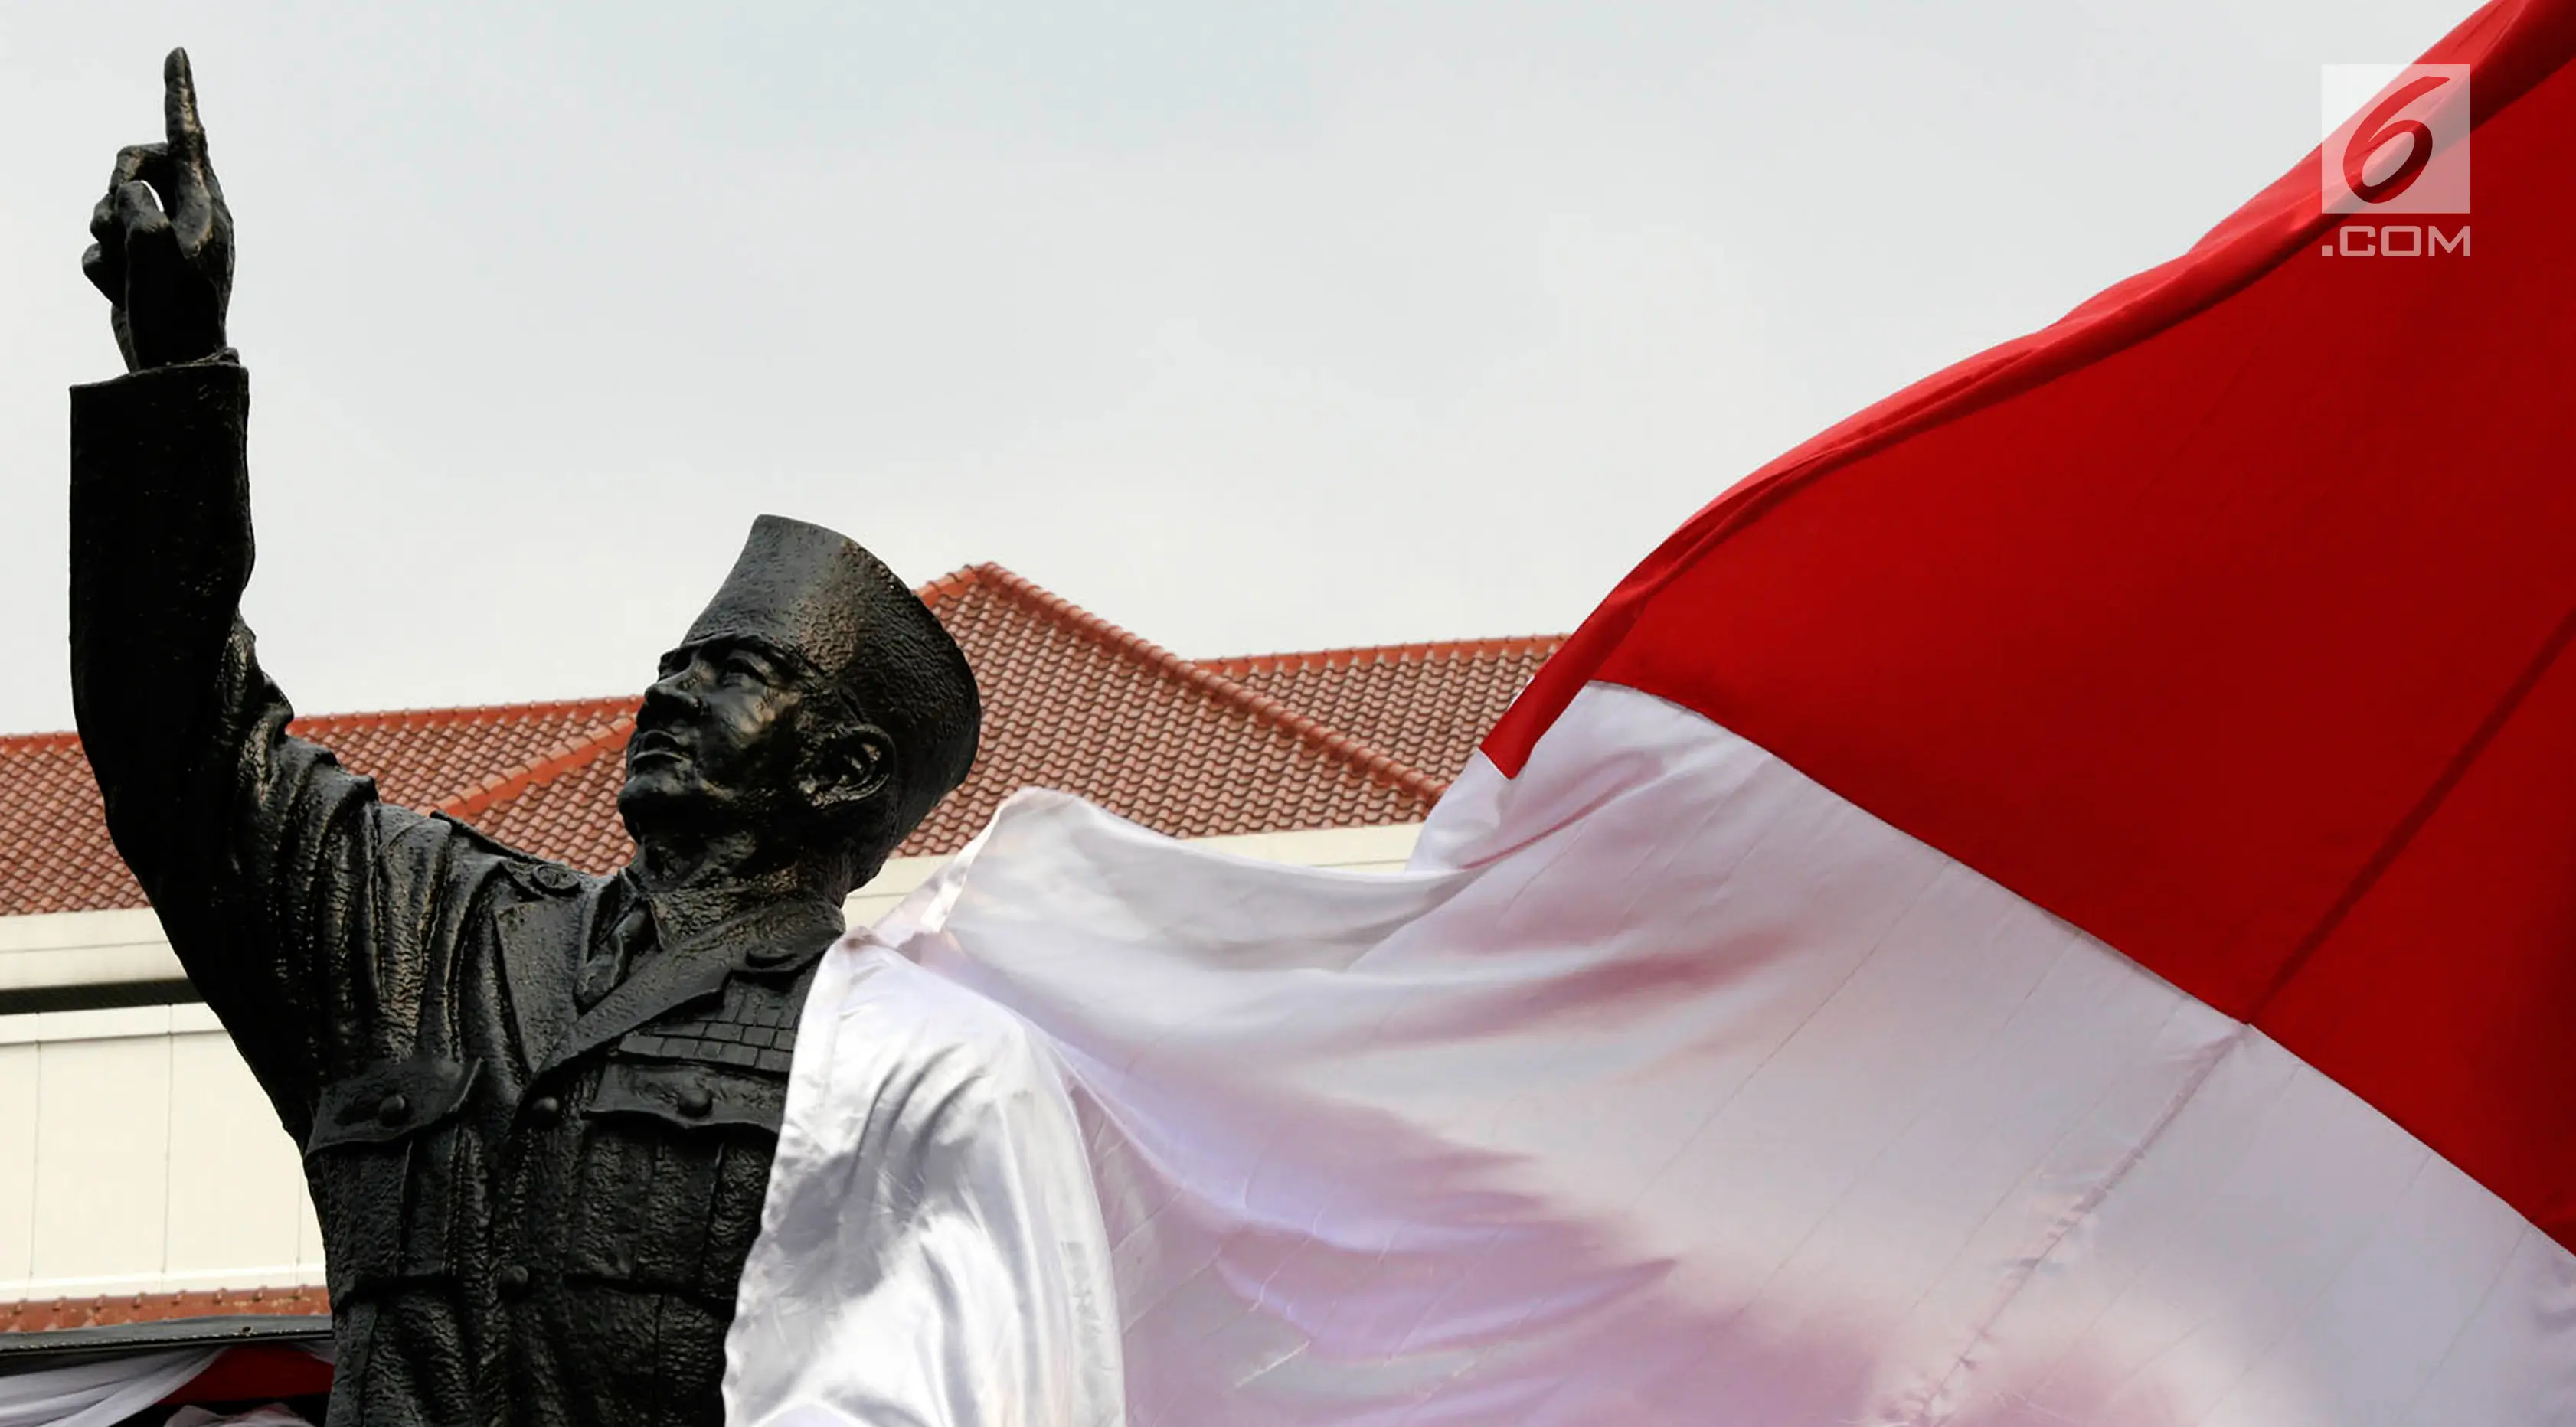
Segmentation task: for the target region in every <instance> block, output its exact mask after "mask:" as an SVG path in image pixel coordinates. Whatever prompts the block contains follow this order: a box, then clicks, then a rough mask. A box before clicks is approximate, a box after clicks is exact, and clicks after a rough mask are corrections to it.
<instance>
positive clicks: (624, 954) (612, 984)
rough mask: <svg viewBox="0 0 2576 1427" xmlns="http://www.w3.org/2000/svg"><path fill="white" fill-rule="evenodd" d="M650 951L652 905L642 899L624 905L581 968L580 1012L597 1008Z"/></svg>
mask: <svg viewBox="0 0 2576 1427" xmlns="http://www.w3.org/2000/svg"><path fill="white" fill-rule="evenodd" d="M652 947H653V904H652V903H650V902H647V901H645V900H644V899H643V898H642V897H632V898H630V899H629V900H628V901H627V904H626V910H625V911H624V912H623V913H621V914H620V915H619V916H618V918H617V920H616V921H614V922H612V923H611V924H610V925H609V928H608V933H607V935H605V936H603V937H601V938H600V939H599V940H598V941H597V942H596V943H595V944H594V945H593V946H592V947H591V949H590V955H589V956H587V957H585V958H584V959H583V961H582V966H581V1008H582V1009H583V1010H585V1011H587V1010H589V1009H590V1008H591V1007H592V1006H595V1005H597V1004H599V999H600V998H601V997H603V996H606V995H607V994H608V993H609V992H611V991H613V990H615V989H617V983H618V982H620V981H623V980H625V979H626V973H627V972H628V971H629V970H630V969H632V968H633V966H634V964H635V961H636V959H637V958H639V957H641V956H643V955H644V954H645V953H646V952H648V951H650V950H652Z"/></svg>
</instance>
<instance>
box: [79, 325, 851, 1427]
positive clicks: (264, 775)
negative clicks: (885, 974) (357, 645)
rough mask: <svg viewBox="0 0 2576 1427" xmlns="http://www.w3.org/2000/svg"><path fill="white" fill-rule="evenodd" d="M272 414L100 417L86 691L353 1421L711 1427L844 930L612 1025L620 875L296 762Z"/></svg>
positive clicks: (106, 771)
mask: <svg viewBox="0 0 2576 1427" xmlns="http://www.w3.org/2000/svg"><path fill="white" fill-rule="evenodd" d="M247 409H248V379H247V377H246V375H245V374H244V373H243V371H242V369H241V368H240V367H238V366H235V365H231V364H228V363H220V362H209V363H203V364H196V365H191V366H185V367H175V368H165V369H160V370H155V371H147V372H142V373H137V374H135V375H132V376H128V377H124V378H121V379H119V380H116V381H112V382H107V383H102V384H100V385H98V386H93V387H83V388H76V389H75V390H74V392H73V430H72V435H73V462H72V465H73V482H72V573H73V631H72V666H73V695H74V701H75V708H76V712H77V715H78V718H79V722H80V727H81V732H82V737H83V744H84V747H85V748H86V749H87V750H88V753H89V756H90V760H91V763H92V766H93V767H94V768H95V770H96V772H97V775H98V781H99V786H100V790H101V793H102V795H103V797H104V800H105V804H106V810H107V817H108V825H109V829H110V831H111V833H112V834H113V835H114V837H115V839H116V843H117V846H118V849H119V851H120V852H122V853H123V855H124V856H125V858H126V860H127V862H128V864H129V865H130V866H131V867H132V868H133V869H134V872H135V874H136V876H137V878H138V879H139V880H140V881H141V883H142V885H143V888H144V890H145V892H146V893H147V894H148V895H149V896H150V898H151V900H152V904H153V906H154V908H155V909H156V910H157V911H158V912H159V914H160V916H161V919H162V923H163V925H164V927H165V928H166V929H167V931H168V933H169V936H170V941H171V945H172V947H173V949H174V950H175V951H176V952H177V953H178V955H179V957H180V960H181V961H182V963H183V964H184V965H185V966H186V967H187V970H188V974H189V977H190V979H191V980H192V981H194V982H195V984H196V986H197V987H198V989H199V991H200V992H201V993H202V994H203V995H204V996H205V997H206V1000H207V1002H208V1004H209V1005H210V1006H211V1007H212V1008H213V1009H214V1011H215V1012H216V1014H217V1015H218V1016H220V1017H221V1018H222V1020H223V1023H224V1025H225V1028H226V1029H227V1030H228V1031H229V1032H230V1033H231V1034H232V1037H233V1040H234V1042H235V1044H236V1045H237V1046H239V1048H240V1049H241V1052H242V1054H243V1056H244V1058H245V1059H246V1060H247V1061H248V1062H249V1063H250V1066H251V1069H252V1070H253V1072H254V1073H255V1074H256V1075H257V1076H258V1079H259V1082H260V1085H261V1087H262V1088H263V1089H264V1090H265V1091H266V1092H267V1094H268V1096H269V1098H270V1100H271V1101H272V1102H273V1103H274V1104H275V1106H276V1108H277V1112H278V1118H279V1121H280V1123H281V1124H282V1125H283V1126H284V1127H285V1130H286V1132H287V1133H288V1134H290V1135H292V1136H294V1137H295V1139H296V1141H297V1142H298V1143H299V1144H300V1145H301V1146H302V1148H303V1153H304V1162H305V1169H306V1175H307V1180H308V1182H309V1184H310V1186H311V1189H312V1193H313V1198H314V1203H315V1207H316V1209H317V1212H318V1214H319V1217H320V1222H321V1226H322V1237H323V1246H324V1251H325V1255H326V1258H327V1262H328V1277H329V1286H330V1293H331V1304H332V1313H333V1317H334V1320H335V1330H336V1336H337V1340H338V1348H339V1359H338V1371H337V1374H336V1381H335V1385H334V1388H333V1394H332V1401H331V1411H330V1422H331V1423H332V1424H333V1427H350V1424H357V1423H367V1424H410V1423H436V1424H451V1423H453V1424H555V1423H567V1424H573V1423H602V1424H606V1423H617V1424H621V1427H635V1424H673V1425H674V1427H678V1424H702V1425H703V1427H714V1424H716V1423H718V1422H719V1421H721V1418H722V1407H721V1402H720V1399H719V1396H718V1389H719V1385H720V1383H721V1380H722V1374H723V1362H724V1336H725V1330H726V1328H727V1326H728V1324H729V1323H730V1322H731V1319H732V1315H733V1302H734V1293H735V1289H736V1287H737V1285H738V1282H739V1279H740V1276H741V1270H742V1263H743V1259H744V1256H745V1254H746V1253H747V1252H748V1251H749V1248H750V1246H751V1242H752V1239H753V1238H754V1236H755V1235H756V1234H757V1233H758V1231H759V1224H760V1212H761V1203H762V1199H763V1196H764V1193H765V1191H766V1187H767V1183H768V1175H769V1165H770V1159H771V1155H772V1152H773V1149H774V1147H775V1143H776V1136H777V1132H778V1125H779V1118H780V1113H781V1110H782V1108H783V1106H784V1104H785V1100H786V1088H787V1071H788V1065H789V1058H790V1055H791V1054H792V1051H793V1048H794V1037H795V1025H796V1019H797V1012H798V1010H799V1008H800V1005H801V1003H802V1001H803V998H804V994H805V989H806V986H807V983H808V982H809V980H810V978H811V976H812V972H813V967H814V964H815V961H816V960H817V958H819V956H820V955H821V953H822V952H823V950H824V949H825V948H826V947H827V946H828V945H829V944H830V943H831V941H832V940H833V939H834V938H835V937H836V936H837V935H838V934H839V932H840V929H841V923H840V917H839V911H838V909H837V908H836V907H832V906H829V905H825V904H822V903H807V902H790V903H782V904H780V905H776V906H773V907H769V908H765V909H763V910H761V911H759V912H756V913H753V914H750V915H747V916H744V917H740V918H737V919H736V920H734V921H732V922H729V923H727V924H725V925H723V926H720V927H717V928H715V929H713V930H712V931H710V932H708V933H705V934H703V935H700V936H698V937H696V938H694V939H692V940H691V941H689V942H687V943H685V944H678V945H652V946H647V947H645V948H643V949H642V950H641V951H639V952H638V953H637V954H636V955H635V957H634V959H633V962H632V964H631V965H630V966H629V967H628V968H627V971H626V974H625V976H624V977H623V979H622V980H619V981H617V982H616V983H615V984H614V986H613V988H611V989H608V990H607V991H606V992H605V994H604V995H601V996H599V997H598V998H597V999H596V1000H595V1001H593V1002H592V1003H591V1004H589V1005H587V1006H585V1005H584V1004H582V1002H581V998H580V996H579V995H578V987H579V985H580V979H581V970H582V967H583V965H584V963H585V961H586V960H587V959H588V958H589V957H590V956H591V955H593V954H594V953H595V952H596V951H597V949H598V947H599V945H600V939H601V937H602V936H603V935H605V933H604V931H603V929H602V926H601V921H602V917H601V912H602V907H603V905H604V904H606V903H610V902H613V901H614V900H615V899H616V898H617V896H618V895H619V894H620V893H621V891H622V890H623V889H622V888H621V887H620V886H619V885H618V884H617V883H616V882H615V881H614V880H613V879H601V878H593V877H585V876H582V875H580V874H578V873H576V872H574V871H573V870H572V869H570V868H568V867H564V866H561V865H558V864H554V863H549V862H544V861H540V860H538V859H535V858H532V857H529V856H527V855H525V854H523V853H519V852H516V851H514V850H512V849H510V848H508V847H505V846H502V845H501V844H499V843H496V842H494V841H492V840H490V839H488V838H485V837H483V836H481V835H479V834H477V833H476V832H474V831H473V830H472V829H470V828H468V827H465V826H464V825H462V824H459V823H457V822H454V821H452V820H449V819H447V818H444V817H440V816H436V815H428V814H423V813H419V812H415V811H412V810H409V809H405V808H399V807H394V806H389V805H387V804H386V803H384V802H383V801H381V800H380V799H379V798H378V797H377V796H376V792H375V787H374V785H373V783H372V782H371V781H370V780H368V779H366V778H364V777H361V776H358V775H356V774H354V773H352V772H350V771H348V770H345V769H343V768H341V767H340V766H339V765H338V763H337V762H336V760H335V759H334V758H333V756H332V755H331V754H330V753H329V752H328V751H327V750H325V749H323V748H321V747H319V746H317V745H314V744H311V743H308V742H305V741H303V740H300V739H297V738H294V737H291V736H289V735H288V733H287V732H286V726H287V723H288V721H289V719H290V718H291V717H292V711H291V710H290V708H289V707H288V705H287V702H286V700H285V698H284V697H283V696H282V695H281V694H280V693H279V692H278V690H277V688H276V687H275V685H273V684H272V683H271V682H270V681H269V680H268V679H267V677H266V676H265V675H264V674H263V673H262V672H261V670H260V667H259V663H258V659H257V657H256V651H255V648H254V645H253V641H252V639H251V635H250V631H249V630H248V629H247V628H246V627H245V626H244V625H243V624H242V622H241V619H240V617H239V614H238V602H239V597H240V593H241V590H242V587H243V584H244V583H245V582H246V580H247V579H248V576H249V572H250V558H251V542H250V525H249V503H248V500H249V498H248V478H247V473H246V468H245V463H244V457H243V433H244V426H245V421H246V416H247ZM387 578H435V575H434V573H432V572H419V573H418V574H416V575H411V576H404V575H391V576H387ZM479 617H488V616H479ZM495 637H496V638H509V637H514V631H512V630H511V629H510V628H509V626H508V625H507V624H506V623H505V622H497V623H496V629H495Z"/></svg>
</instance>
